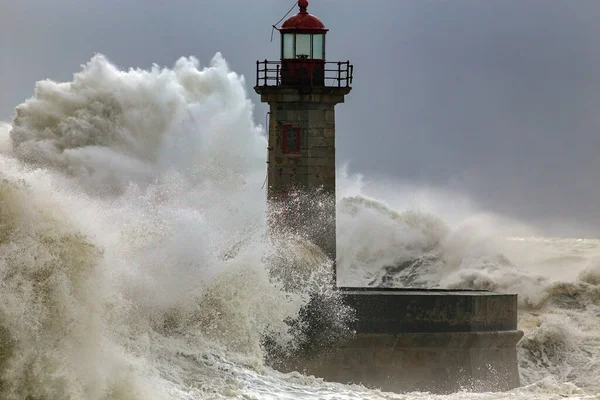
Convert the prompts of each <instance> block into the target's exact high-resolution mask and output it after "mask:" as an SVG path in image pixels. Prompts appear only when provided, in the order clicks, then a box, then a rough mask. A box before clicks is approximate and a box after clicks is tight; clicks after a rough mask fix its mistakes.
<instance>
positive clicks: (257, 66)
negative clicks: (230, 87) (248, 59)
mask: <svg viewBox="0 0 600 400" xmlns="http://www.w3.org/2000/svg"><path fill="white" fill-rule="evenodd" d="M259 65H260V63H259V62H258V60H256V86H258V69H259Z"/></svg>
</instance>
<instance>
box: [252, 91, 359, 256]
mask: <svg viewBox="0 0 600 400" xmlns="http://www.w3.org/2000/svg"><path fill="white" fill-rule="evenodd" d="M255 90H256V92H257V93H258V94H260V95H261V101H262V102H265V103H268V104H269V106H270V114H269V115H270V118H269V144H268V161H267V162H268V168H267V176H268V178H267V180H268V191H267V195H268V199H269V201H270V202H274V203H275V204H277V203H280V202H281V201H287V202H290V201H291V200H290V196H291V194H292V193H293V194H294V195H295V196H297V200H296V201H297V203H296V205H295V207H297V208H298V209H297V210H295V211H296V212H297V218H296V220H298V219H300V220H301V221H300V222H298V221H296V222H297V225H298V226H299V227H300V229H302V230H303V231H304V232H305V233H307V234H308V236H309V238H310V239H311V240H312V241H313V242H314V243H315V244H317V245H318V246H319V247H321V248H322V249H323V250H324V251H325V252H326V253H327V254H328V255H329V257H331V258H332V259H333V260H335V105H336V104H339V103H343V102H344V96H345V95H346V94H348V93H349V92H350V90H351V88H350V87H310V88H301V87H285V86H256V87H255ZM284 126H291V127H297V128H299V133H300V147H299V151H298V152H285V151H284V148H283V130H284ZM315 191H319V193H320V194H319V196H323V197H324V198H325V199H326V200H327V201H320V202H319V204H320V205H319V206H317V205H316V204H315V202H314V201H311V200H314V198H315V196H314V192H315ZM286 206H287V207H290V205H289V204H287V205H286ZM317 208H319V209H318V210H317Z"/></svg>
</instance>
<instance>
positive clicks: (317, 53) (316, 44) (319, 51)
mask: <svg viewBox="0 0 600 400" xmlns="http://www.w3.org/2000/svg"><path fill="white" fill-rule="evenodd" d="M312 58H315V59H319V60H324V59H325V35H324V34H322V33H319V34H314V35H312Z"/></svg>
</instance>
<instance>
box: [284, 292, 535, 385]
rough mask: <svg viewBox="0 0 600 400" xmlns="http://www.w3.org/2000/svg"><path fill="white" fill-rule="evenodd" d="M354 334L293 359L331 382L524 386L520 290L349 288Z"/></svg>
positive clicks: (291, 365) (294, 365)
mask: <svg viewBox="0 0 600 400" xmlns="http://www.w3.org/2000/svg"><path fill="white" fill-rule="evenodd" d="M340 290H341V291H342V293H343V296H344V301H345V303H346V304H348V305H350V306H351V307H352V308H353V309H354V310H355V311H356V320H355V322H354V326H353V328H354V331H355V333H354V335H353V336H352V337H350V338H348V339H346V340H344V341H342V342H340V343H338V344H337V345H336V346H335V347H334V348H330V349H327V350H325V351H321V352H319V353H317V354H310V355H305V356H303V357H302V358H297V359H295V360H288V362H287V363H286V367H285V369H286V370H298V371H303V372H304V373H307V374H311V375H315V376H319V377H322V378H324V379H325V380H329V381H336V382H344V383H358V384H363V385H365V386H367V387H372V388H379V389H381V390H384V391H394V392H403V391H417V390H418V391H431V392H436V393H448V392H455V391H458V390H462V389H465V390H469V391H504V390H509V389H512V388H515V387H517V386H519V371H518V363H517V355H516V345H517V343H518V341H519V340H520V339H521V337H522V336H523V332H521V331H520V330H518V329H517V296H516V295H515V294H500V293H493V292H487V291H465V290H456V291H455V290H418V289H368V288H367V289H363V288H356V289H355V288H341V289H340Z"/></svg>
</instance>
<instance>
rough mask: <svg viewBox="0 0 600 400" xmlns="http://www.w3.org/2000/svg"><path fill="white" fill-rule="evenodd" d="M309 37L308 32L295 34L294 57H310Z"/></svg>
mask: <svg viewBox="0 0 600 400" xmlns="http://www.w3.org/2000/svg"><path fill="white" fill-rule="evenodd" d="M310 39H311V35H310V34H302V33H299V34H297V35H296V58H311V57H310V41H311V40H310Z"/></svg>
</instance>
